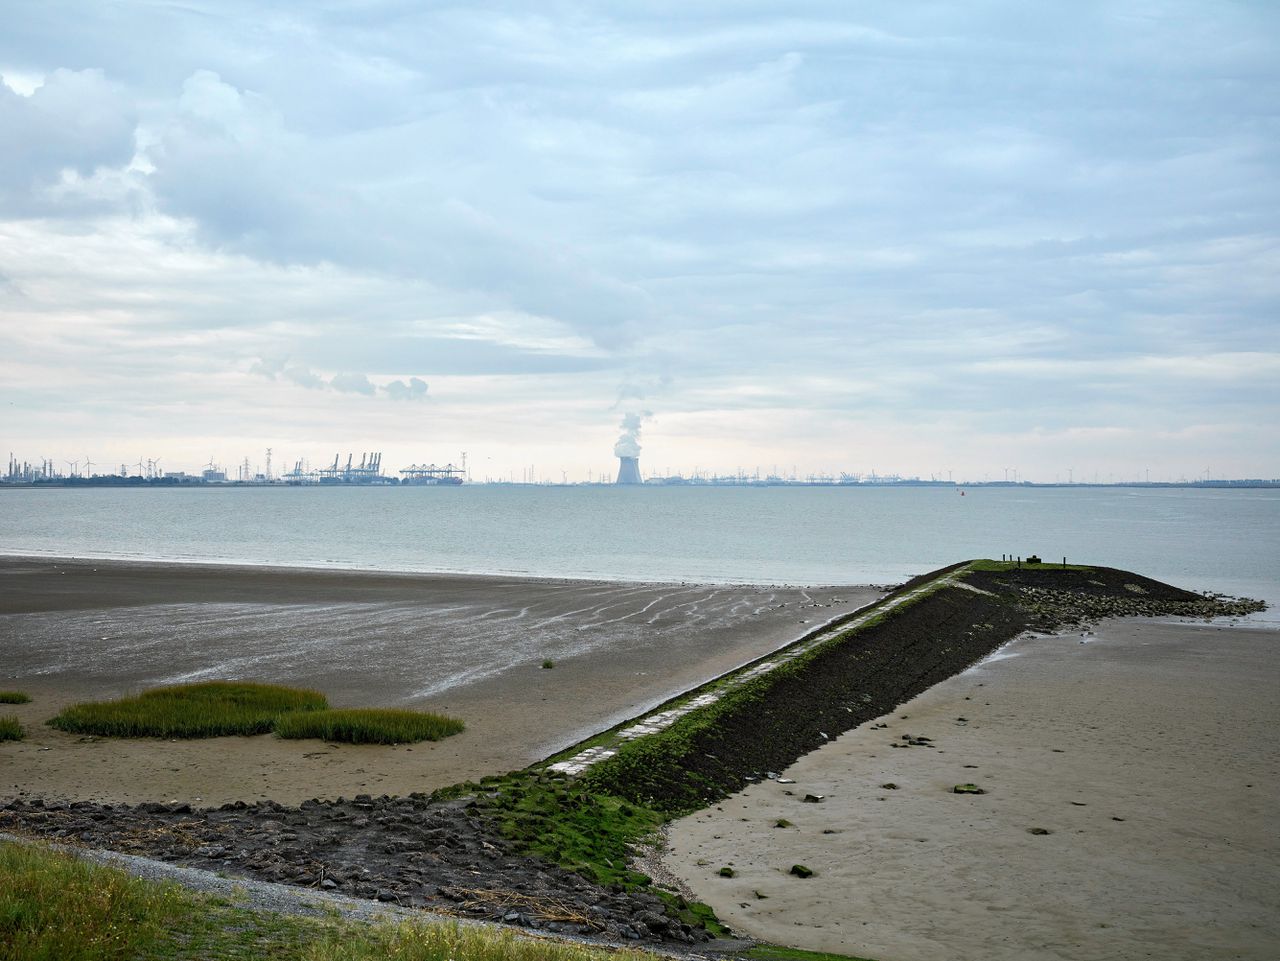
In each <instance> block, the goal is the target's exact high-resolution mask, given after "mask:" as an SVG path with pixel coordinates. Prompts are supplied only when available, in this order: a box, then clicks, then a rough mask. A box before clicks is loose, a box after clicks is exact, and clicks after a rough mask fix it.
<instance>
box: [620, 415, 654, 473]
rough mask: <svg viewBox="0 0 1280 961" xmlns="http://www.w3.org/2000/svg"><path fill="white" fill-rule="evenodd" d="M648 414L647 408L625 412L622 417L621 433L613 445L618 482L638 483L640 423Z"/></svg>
mask: <svg viewBox="0 0 1280 961" xmlns="http://www.w3.org/2000/svg"><path fill="white" fill-rule="evenodd" d="M648 416H650V414H649V412H648V411H647V410H645V411H641V412H640V413H638V414H636V413H630V414H626V415H625V416H623V418H622V434H621V435H620V436H619V437H618V442H617V443H616V444H614V445H613V453H614V455H615V456H617V458H618V483H619V484H639V483H641V479H640V459H639V458H640V425H641V424H642V423H644V419H645V418H646V417H648Z"/></svg>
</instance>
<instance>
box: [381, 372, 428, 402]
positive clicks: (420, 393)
mask: <svg viewBox="0 0 1280 961" xmlns="http://www.w3.org/2000/svg"><path fill="white" fill-rule="evenodd" d="M382 389H383V390H385V391H386V392H387V395H388V396H389V397H390V398H391V399H392V400H423V399H425V398H426V396H427V382H426V381H425V380H420V379H419V378H417V377H410V378H409V382H408V383H407V384H406V383H405V382H404V381H402V380H393V381H391V383H389V384H386V385H384V386H383V388H382Z"/></svg>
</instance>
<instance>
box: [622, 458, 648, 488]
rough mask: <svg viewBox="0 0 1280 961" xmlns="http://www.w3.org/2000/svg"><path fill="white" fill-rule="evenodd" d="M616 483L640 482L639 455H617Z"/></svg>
mask: <svg viewBox="0 0 1280 961" xmlns="http://www.w3.org/2000/svg"><path fill="white" fill-rule="evenodd" d="M618 483H619V484H642V483H644V482H643V481H642V480H640V458H639V457H619V458H618Z"/></svg>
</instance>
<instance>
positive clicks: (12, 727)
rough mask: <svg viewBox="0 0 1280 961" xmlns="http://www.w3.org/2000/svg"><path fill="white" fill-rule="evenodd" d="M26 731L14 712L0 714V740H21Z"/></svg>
mask: <svg viewBox="0 0 1280 961" xmlns="http://www.w3.org/2000/svg"><path fill="white" fill-rule="evenodd" d="M25 734H26V732H25V731H24V730H23V729H22V725H21V724H19V723H18V718H17V717H16V716H15V715H13V714H0V741H21V740H22V738H23V736H24V735H25Z"/></svg>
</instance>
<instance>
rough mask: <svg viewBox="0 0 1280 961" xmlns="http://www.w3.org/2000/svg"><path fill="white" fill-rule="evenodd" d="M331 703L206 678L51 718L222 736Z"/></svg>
mask: <svg viewBox="0 0 1280 961" xmlns="http://www.w3.org/2000/svg"><path fill="white" fill-rule="evenodd" d="M328 706H329V705H328V702H327V701H326V700H325V698H324V695H323V694H321V693H319V692H318V691H310V690H306V689H302V688H291V687H281V686H279V685H275V684H252V683H248V682H243V681H205V682H201V683H199V684H179V685H175V686H173V687H158V688H155V689H154V690H150V691H144V692H143V693H142V694H139V695H137V696H136V697H125V698H121V699H119V700H116V701H100V702H91V703H84V704H74V705H72V706H71V707H69V708H67V709H66V710H65V711H63V712H62V713H61V714H59V715H58V716H57V717H55V718H54V719H53V720H51V721H50V722H49V724H50V725H52V726H53V727H56V728H58V729H59V730H62V731H69V732H71V733H73V734H100V735H104V736H107V737H181V738H196V737H222V736H225V735H232V734H266V733H267V732H268V731H270V730H271V729H272V728H273V727H274V726H275V724H276V721H277V719H278V718H280V717H281V716H283V715H285V714H291V713H295V712H311V711H318V710H322V709H324V708H326V707H328Z"/></svg>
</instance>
